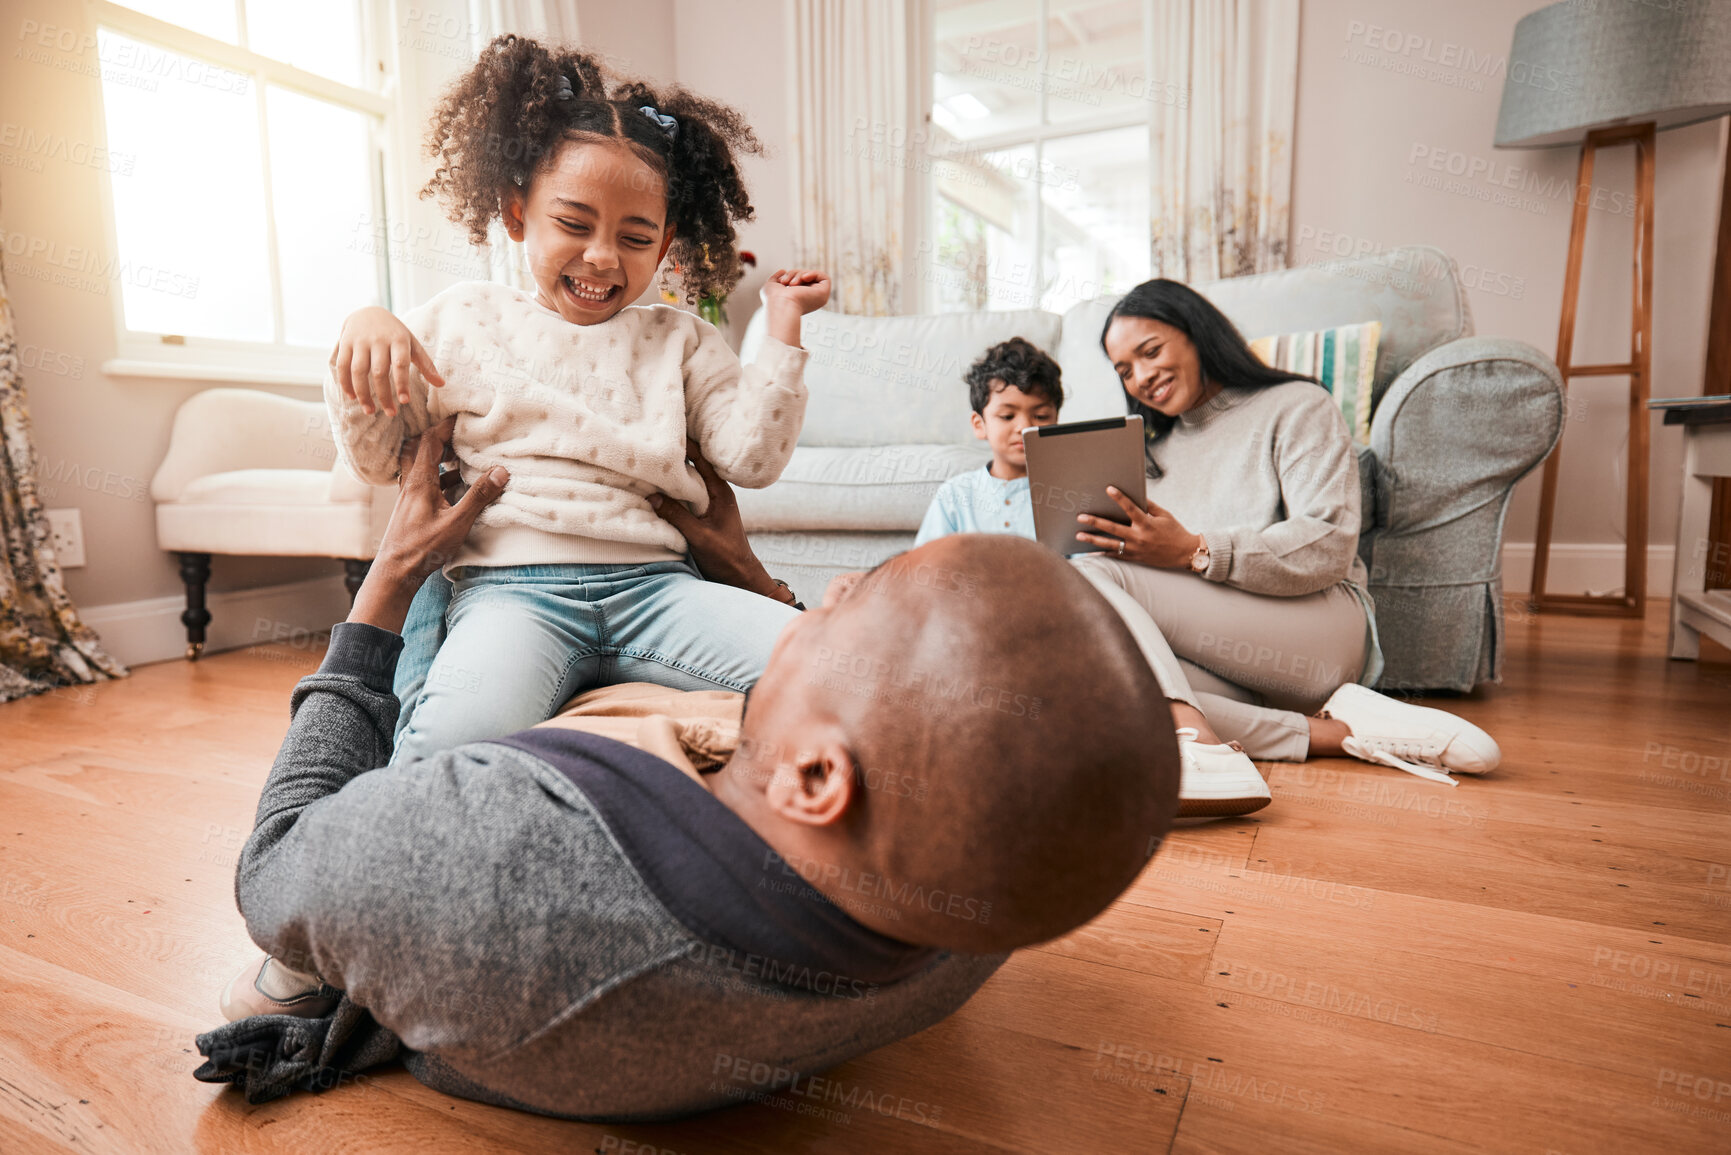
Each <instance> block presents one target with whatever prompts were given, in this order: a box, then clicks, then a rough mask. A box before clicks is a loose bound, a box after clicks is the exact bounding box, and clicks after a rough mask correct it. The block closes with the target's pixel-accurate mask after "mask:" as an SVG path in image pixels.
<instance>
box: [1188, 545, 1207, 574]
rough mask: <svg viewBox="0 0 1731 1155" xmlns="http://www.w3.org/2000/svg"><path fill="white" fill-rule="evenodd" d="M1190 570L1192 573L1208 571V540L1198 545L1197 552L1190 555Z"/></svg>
mask: <svg viewBox="0 0 1731 1155" xmlns="http://www.w3.org/2000/svg"><path fill="white" fill-rule="evenodd" d="M1190 570H1191V572H1192V573H1207V572H1208V543H1207V542H1206V541H1204V542H1202V544H1200V545H1198V546H1197V547H1196V552H1195V553H1193V554H1191V555H1190Z"/></svg>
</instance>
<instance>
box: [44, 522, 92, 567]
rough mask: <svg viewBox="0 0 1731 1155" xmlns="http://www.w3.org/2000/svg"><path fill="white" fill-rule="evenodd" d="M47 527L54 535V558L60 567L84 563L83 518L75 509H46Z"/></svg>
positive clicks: (77, 565) (76, 565)
mask: <svg viewBox="0 0 1731 1155" xmlns="http://www.w3.org/2000/svg"><path fill="white" fill-rule="evenodd" d="M48 528H49V531H50V532H51V533H52V534H53V535H54V540H53V545H54V560H55V561H57V562H59V563H60V568H61V569H77V568H78V567H79V566H81V565H83V564H84V520H83V519H82V518H81V517H80V516H79V513H78V511H77V510H76V509H51V510H49V511H48Z"/></svg>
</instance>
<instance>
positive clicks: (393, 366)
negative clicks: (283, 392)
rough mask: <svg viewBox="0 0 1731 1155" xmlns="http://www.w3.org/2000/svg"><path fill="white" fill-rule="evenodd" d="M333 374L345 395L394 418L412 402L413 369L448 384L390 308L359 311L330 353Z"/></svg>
mask: <svg viewBox="0 0 1731 1155" xmlns="http://www.w3.org/2000/svg"><path fill="white" fill-rule="evenodd" d="M330 365H331V374H332V375H333V376H334V377H335V378H336V381H337V384H338V385H340V386H341V387H342V390H343V396H344V397H347V398H348V399H349V400H350V401H356V402H359V403H360V406H361V408H362V409H363V410H365V411H366V412H367V413H372V412H373V411H374V410H375V409H383V410H384V411H385V412H386V413H388V414H390V415H391V416H392V417H395V416H396V415H397V406H399V405H407V404H408V403H409V367H410V366H411V365H412V366H414V367H415V368H417V369H419V370H420V371H421V376H423V377H425V378H426V379H427V382H428V383H429V384H431V385H434V386H443V385H444V384H445V379H444V378H443V377H441V376H440V375H439V371H438V370H437V369H435V368H434V367H433V359H432V357H430V356H429V355H428V354H427V350H426V349H425V348H423V347H422V345H421V343H420V342H419V341H417V340H415V335H414V334H413V333H411V332H409V327H408V326H407V325H405V324H403V323H402V322H401V321H400V320H398V319H397V318H396V317H395V316H394V315H393V314H392V313H391V312H390V310H388V309H380V308H378V307H376V306H372V307H368V308H365V309H356V310H355V311H354V312H353V313H350V314H349V316H348V318H347V319H346V320H344V321H343V331H342V335H341V336H339V337H338V338H337V347H336V348H335V349H333V350H331V361H330Z"/></svg>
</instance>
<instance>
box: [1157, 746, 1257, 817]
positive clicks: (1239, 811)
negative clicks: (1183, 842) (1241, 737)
mask: <svg viewBox="0 0 1731 1155" xmlns="http://www.w3.org/2000/svg"><path fill="white" fill-rule="evenodd" d="M1197 737H1198V734H1197V731H1195V730H1194V729H1192V728H1191V727H1189V726H1181V727H1179V729H1178V760H1179V764H1180V766H1181V767H1182V771H1183V772H1182V777H1181V778H1180V780H1179V783H1178V817H1179V818H1180V819H1185V818H1196V819H1201V818H1236V817H1238V816H1239V815H1243V814H1250V813H1252V812H1253V811H1257V810H1261V809H1262V808H1263V807H1264V806H1267V805H1268V804H1269V803H1270V802H1272V801H1273V800H1274V795H1273V794H1271V793H1269V791H1268V783H1266V782H1264V781H1263V780H1262V775H1261V774H1259V773H1258V772H1257V770H1256V763H1254V762H1252V761H1251V760H1250V756H1249V755H1247V754H1245V753H1244V752H1243V751H1242V750H1239V749H1237V748H1235V747H1233V746H1230V745H1227V744H1224V743H1222V744H1220V745H1214V746H1209V745H1204V744H1202V743H1201V742H1198V741H1197V740H1196V739H1197Z"/></svg>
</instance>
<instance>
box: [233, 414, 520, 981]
mask: <svg viewBox="0 0 1731 1155" xmlns="http://www.w3.org/2000/svg"><path fill="white" fill-rule="evenodd" d="M450 431H451V423H450V422H449V421H447V422H444V423H442V424H440V425H439V426H436V427H435V428H433V429H431V430H429V431H428V432H427V433H426V434H425V435H423V436H422V438H421V443H420V447H419V451H418V453H417V454H416V457H415V463H414V466H413V467H412V469H411V470H410V471H409V474H408V476H407V477H406V479H405V480H404V483H403V488H402V491H401V492H400V493H399V494H398V496H397V504H396V508H395V509H394V510H393V511H392V513H391V521H390V525H389V527H388V528H387V529H386V530H385V535H384V539H383V540H382V541H381V542H380V544H379V551H378V556H377V558H375V560H374V562H373V566H372V568H371V570H370V571H369V572H368V574H367V579H366V581H365V583H363V584H362V586H361V591H360V594H359V595H358V596H357V597H356V599H355V605H354V608H353V609H352V610H351V611H350V613H349V618H348V621H347V622H344V623H341V624H339V625H338V626H337V627H336V628H335V629H333V630H332V631H331V644H330V649H329V650H328V651H327V652H326V654H325V660H324V662H323V664H322V665H321V666H320V668H319V670H318V672H317V673H315V674H313V675H311V676H310V677H307V678H303V679H302V680H301V681H300V683H299V684H298V685H297V686H296V687H295V689H294V694H293V696H292V698H291V699H290V710H291V720H290V722H289V732H288V735H287V736H286V737H285V738H284V739H283V744H282V749H281V750H280V751H279V752H278V754H277V759H276V763H275V765H273V766H272V767H271V772H270V777H269V778H268V779H267V780H266V781H265V786H264V791H263V793H262V795H261V796H260V798H259V804H258V817H257V820H256V823H255V825H254V828H253V833H252V836H251V837H250V838H249V839H248V840H247V844H246V847H245V849H244V850H243V851H242V853H241V859H240V863H239V868H238V870H237V872H236V878H235V896H236V899H237V900H238V902H239V905H240V909H241V913H242V915H243V916H244V917H245V918H246V920H247V927H248V929H249V931H251V932H252V933H253V934H254V937H255V938H256V939H259V940H260V943H261V945H264V946H266V948H267V949H270V950H274V951H285V952H286V955H287V957H286V958H285V962H287V964H288V965H289V966H291V967H294V968H295V969H297V970H308V969H312V970H316V969H318V964H317V960H316V959H315V958H312V957H309V956H310V955H311V954H313V953H314V952H313V950H312V948H311V947H310V945H309V944H306V943H283V942H281V941H278V937H279V936H278V931H279V930H280V928H282V927H284V926H286V925H288V924H289V923H290V922H292V921H294V920H293V919H292V918H291V917H290V915H289V910H288V908H289V907H291V906H293V905H294V904H296V903H297V902H299V901H300V897H301V896H302V895H303V894H304V893H305V892H306V891H307V889H308V888H314V889H316V888H317V887H318V886H319V884H320V875H321V873H322V872H323V871H325V870H326V869H328V868H329V865H330V864H329V863H328V862H327V861H325V859H326V858H327V856H326V855H324V854H321V853H318V852H316V851H309V849H308V848H309V846H316V845H318V844H321V843H322V844H324V845H327V846H328V845H330V844H331V843H332V842H333V840H332V839H330V838H329V837H328V835H330V834H333V833H334V834H338V835H340V836H341V837H339V838H338V839H336V840H335V841H338V842H343V843H350V844H352V843H355V842H360V841H364V840H365V837H366V835H367V833H368V832H367V831H363V830H347V829H345V830H341V831H337V830H323V829H321V830H319V831H317V832H316V833H317V834H318V835H319V837H313V838H309V837H308V834H309V832H308V830H307V829H306V823H307V822H308V821H309V816H310V818H311V821H312V822H313V823H314V825H315V826H318V824H319V823H320V822H325V823H327V825H338V826H340V825H342V824H343V823H348V824H349V825H354V824H355V823H356V822H362V823H363V824H364V823H365V821H367V820H364V819H363V818H362V817H361V816H362V815H365V814H367V813H369V811H367V810H366V809H365V808H364V807H354V806H346V807H334V806H331V805H329V804H328V802H327V800H330V799H332V796H334V795H336V794H338V793H339V792H341V791H342V790H343V789H344V788H345V787H347V786H348V785H349V784H350V783H351V782H353V781H354V780H355V779H356V778H358V777H360V776H361V775H363V774H366V773H368V772H369V771H372V770H374V769H375V768H376V767H379V766H382V765H384V764H385V763H386V762H387V761H389V759H390V753H391V743H392V734H393V731H394V729H395V726H396V719H397V710H398V703H397V699H396V697H395V695H393V694H392V693H391V676H392V674H393V673H394V671H395V669H396V662H397V655H398V654H399V652H400V651H401V649H402V638H401V637H400V636H399V635H398V631H399V630H401V629H402V625H403V619H404V617H405V616H406V615H407V613H408V607H409V602H410V601H411V600H412V599H413V598H414V595H415V591H416V590H417V589H418V588H419V587H420V584H421V582H423V581H424V580H426V577H427V575H428V574H430V573H431V572H432V571H433V570H434V569H435V568H437V567H438V566H439V565H440V564H441V563H442V562H443V560H445V559H447V558H449V557H450V556H451V555H452V554H453V553H454V552H455V551H456V550H457V549H458V548H459V547H460V546H461V545H462V542H463V538H464V537H465V536H466V535H467V534H468V532H469V527H470V526H472V525H473V524H474V522H475V518H476V517H477V516H478V515H479V514H480V512H481V510H482V509H483V508H485V507H486V506H487V504H488V503H489V502H491V501H493V500H494V499H496V498H497V497H498V496H499V494H500V493H501V492H503V490H504V481H505V480H506V478H505V477H504V470H502V469H498V468H495V469H494V470H492V471H491V473H489V474H486V475H483V476H482V477H481V478H480V480H479V481H478V482H477V483H476V484H475V485H474V486H472V487H471V488H470V490H469V492H468V493H467V494H466V495H465V496H464V498H463V500H462V501H460V502H458V503H457V504H456V505H455V506H453V505H451V504H450V503H449V502H447V501H446V500H445V498H444V496H443V494H442V493H440V491H439V482H438V472H437V471H438V462H439V457H440V454H441V452H442V451H443V447H444V444H445V440H446V439H447V438H449V436H450ZM321 804H324V805H323V806H322V807H321ZM326 977H327V978H329V977H331V976H326Z"/></svg>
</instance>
